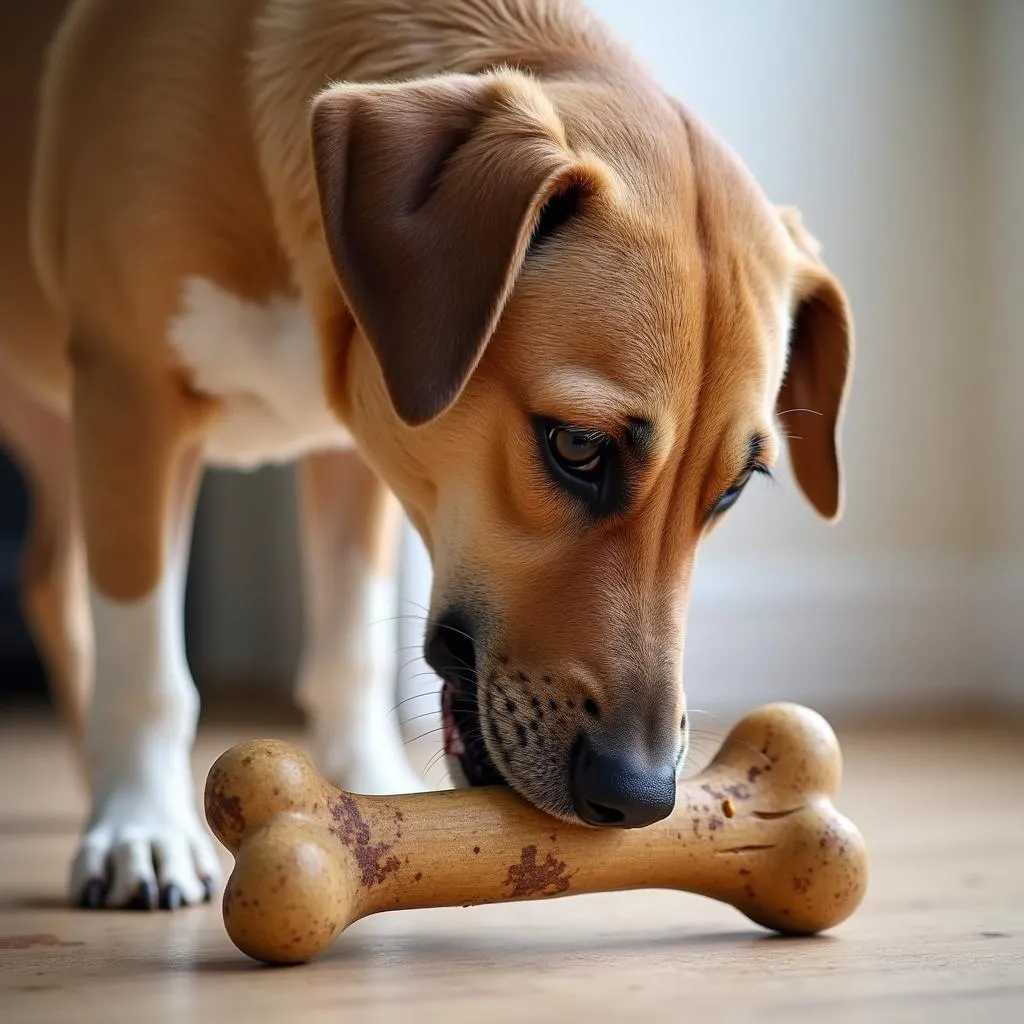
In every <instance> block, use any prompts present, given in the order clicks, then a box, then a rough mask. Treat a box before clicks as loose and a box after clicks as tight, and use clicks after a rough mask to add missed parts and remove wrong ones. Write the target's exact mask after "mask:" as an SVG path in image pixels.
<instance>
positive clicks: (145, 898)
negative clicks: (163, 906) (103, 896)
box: [126, 881, 159, 910]
mask: <svg viewBox="0 0 1024 1024" xmlns="http://www.w3.org/2000/svg"><path fill="white" fill-rule="evenodd" d="M158 904H159V894H158V892H157V888H156V883H155V882H150V881H146V882H140V883H139V887H138V889H136V890H135V895H134V896H133V897H132V899H131V901H130V902H129V903H128V904H127V907H126V909H128V910H156V908H157V905H158Z"/></svg>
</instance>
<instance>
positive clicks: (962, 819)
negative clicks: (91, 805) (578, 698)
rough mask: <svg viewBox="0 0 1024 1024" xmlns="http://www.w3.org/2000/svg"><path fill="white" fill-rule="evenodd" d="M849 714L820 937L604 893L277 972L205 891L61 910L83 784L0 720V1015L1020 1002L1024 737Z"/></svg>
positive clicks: (382, 933)
mask: <svg viewBox="0 0 1024 1024" xmlns="http://www.w3.org/2000/svg"><path fill="white" fill-rule="evenodd" d="M839 732H840V738H841V740H842V742H843V746H844V750H845V753H846V780H845V783H844V787H843V791H842V793H841V795H840V798H839V801H838V804H839V806H840V808H841V809H843V810H844V812H845V813H847V814H849V815H850V816H851V817H852V818H853V819H854V821H856V822H857V823H858V825H859V826H860V827H861V829H862V830H863V832H864V834H865V836H866V838H867V840H868V843H869V846H870V849H871V852H872V862H873V868H872V882H871V886H870V889H869V892H868V896H867V899H866V900H865V903H864V905H863V906H862V908H861V909H860V910H859V911H858V912H857V913H856V914H855V915H854V917H853V918H852V919H850V920H849V921H848V922H847V923H845V924H844V925H842V926H841V927H840V928H838V929H837V930H836V931H835V932H834V933H831V934H829V935H827V936H823V937H819V938H816V939H778V938H773V937H770V936H768V935H767V934H765V933H763V932H760V931H759V930H758V929H756V928H755V927H753V926H751V925H750V924H749V923H748V922H747V921H746V919H745V918H743V917H742V916H740V915H739V914H738V913H737V912H736V911H734V910H732V909H731V908H729V907H725V906H719V905H717V904H714V903H711V902H710V901H707V900H703V899H700V898H698V897H693V896H688V895H685V894H679V893H664V892H641V893H617V894H608V895H599V896H579V897H571V898H568V899H562V900H555V901H550V902H544V903H535V904H514V905H506V906H491V907H478V908H473V909H469V910H462V909H455V910H425V911H408V912H404V913H396V914H388V915H383V916H381V917H378V918H374V919H370V920H367V921H363V922H360V923H358V924H356V925H355V926H354V927H353V928H352V929H351V930H350V931H349V932H347V933H346V934H345V935H344V936H343V937H342V938H341V939H340V940H339V942H338V943H337V944H336V945H335V947H333V949H332V950H331V951H330V952H329V953H328V954H327V955H326V956H325V957H324V958H323V959H321V960H319V961H317V962H315V963H313V964H311V965H309V966H307V967H302V968H293V969H268V968H262V967H259V966H257V965H255V964H252V963H251V962H249V961H247V960H246V959H245V958H243V957H242V956H241V954H239V953H238V952H237V951H236V950H235V949H234V947H233V946H232V945H231V944H230V942H229V941H228V939H227V937H226V936H225V933H224V930H223V927H222V924H221V919H220V912H219V908H218V907H216V906H214V907H206V908H202V909H198V910H191V911H183V912H180V913H178V914H174V915H169V914H152V915H145V914H139V913H130V912H125V913H86V912H79V911H73V910H69V909H67V908H65V907H64V906H63V903H62V892H63V886H64V878H65V872H66V870H67V865H68V862H69V857H70V855H71V852H72V851H73V849H74V844H75V839H76V834H77V829H78V827H79V825H80V822H81V818H82V814H83V808H84V798H83V795H82V793H81V790H80V787H78V786H77V784H76V783H75V780H74V774H73V770H72V764H71V760H70V758H69V756H68V754H67V752H66V750H65V748H64V747H63V745H62V743H61V742H60V740H59V738H58V736H57V734H56V731H55V730H54V729H53V728H52V727H51V726H50V725H49V724H48V723H45V722H40V721H39V720H37V719H33V718H18V717H15V716H13V715H5V720H4V722H3V724H2V725H0V1020H3V1021H4V1022H8V1021H10V1022H22V1021H24V1022H35V1021H51V1020H53V1021H58V1020H74V1021H93V1020H95V1021H104V1022H111V1024H116V1022H119V1021H132V1022H135V1021H146V1022H151V1024H160V1022H163V1021H168V1022H170V1021H174V1022H177V1021H184V1020H185V1019H186V1018H189V1019H191V1020H195V1021H223V1020H226V1019H227V1017H228V1015H230V1016H231V1017H236V1016H240V1017H242V1018H243V1019H245V1020H247V1021H249V1022H253V1024H257V1022H263V1021H277V1020H287V1021H291V1020H301V1021H302V1022H303V1024H316V1022H317V1021H320V1020H332V1021H334V1020H339V1019H346V1020H357V1021H360V1022H364V1021H365V1022H390V1021H406V1020H413V1021H416V1022H418V1024H420V1022H421V1024H431V1022H434V1021H437V1022H444V1024H451V1022H452V1021H463V1020H465V1021H470V1020H472V1021H486V1022H488V1024H490V1022H501V1021H520V1020H530V1021H560V1022H564V1021H575V1020H586V1019H590V1020H595V1021H609V1020H648V1021H676V1020H678V1021H684V1020H686V1021H689V1020H694V1019H697V1017H698V1015H699V1016H700V1017H701V1018H703V1019H711V1020H728V1021H744V1020H751V1021H758V1022H764V1021H827V1022H829V1024H834V1022H845V1021H862V1020H863V1021H871V1022H881V1021H890V1020H891V1021H940V1020H941V1021H947V1020H948V1021H961V1020H962V1021H968V1020H971V1021H985V1020H991V1021H1016V1020H1024V732H1022V731H1020V730H1018V731H1014V730H1012V729H998V728H994V727H993V728H986V729H981V728H963V729H929V730H919V731H913V730H902V729H901V730H892V731H887V732H878V731H874V732H872V731H869V730H865V729H863V728H860V729H858V730H856V731H854V732H844V731H843V730H842V729H840V730H839ZM254 733H255V734H260V733H266V734H275V730H271V729H264V730H259V729H253V728H246V729H243V728H240V727H236V728H233V729H224V728H217V729H211V730H207V731H206V732H204V734H203V736H202V740H201V742H200V744H199V747H198V750H197V754H196V767H197V771H198V773H199V778H200V779H203V778H205V773H206V769H207V768H208V766H209V764H210V763H211V762H212V760H213V759H214V758H215V757H216V756H217V754H219V753H220V752H221V751H222V750H223V749H224V748H225V747H227V746H228V745H229V744H231V743H233V742H235V741H236V740H238V739H240V738H243V737H244V736H246V735H251V734H254ZM276 734H278V735H281V736H282V738H285V739H292V740H294V739H295V735H294V733H293V732H290V731H289V730H279V731H276ZM224 864H225V867H226V868H227V866H228V865H229V860H228V858H227V857H225V859H224Z"/></svg>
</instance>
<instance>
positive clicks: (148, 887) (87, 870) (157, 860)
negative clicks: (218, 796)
mask: <svg viewBox="0 0 1024 1024" xmlns="http://www.w3.org/2000/svg"><path fill="white" fill-rule="evenodd" d="M164 771H165V772H166V774H165V775H163V776H162V777H161V778H160V779H159V781H156V782H154V781H153V775H152V773H142V774H143V775H148V776H149V782H148V783H144V782H142V781H141V780H140V778H139V774H138V773H135V772H132V773H122V777H121V778H120V779H117V780H114V781H112V783H110V784H108V785H105V786H101V787H97V793H96V797H95V799H94V802H93V811H92V815H91V818H90V821H89V825H88V827H87V829H86V833H85V836H84V837H83V839H82V843H81V845H80V846H79V848H78V853H77V855H76V856H75V860H74V863H73V865H72V868H71V900H72V902H73V903H75V904H77V905H79V906H84V907H90V908H96V907H130V908H134V909H142V910H153V909H155V908H157V907H162V908H165V909H168V910H176V909H177V908H178V907H180V906H182V905H184V904H194V903H202V902H204V901H206V900H209V899H210V898H211V897H212V895H213V892H214V890H215V888H216V887H217V885H218V883H219V879H220V866H219V864H218V861H217V856H216V853H215V852H214V847H213V843H212V841H211V839H210V836H209V834H208V833H207V831H206V829H205V828H204V827H203V825H202V824H201V822H200V820H199V815H198V814H197V813H196V807H195V801H194V797H193V794H192V779H191V773H190V772H189V771H188V770H187V768H186V769H184V778H182V777H181V775H182V772H181V771H177V772H175V771H173V770H170V769H169V766H166V765H165V766H164ZM133 776H134V777H133Z"/></svg>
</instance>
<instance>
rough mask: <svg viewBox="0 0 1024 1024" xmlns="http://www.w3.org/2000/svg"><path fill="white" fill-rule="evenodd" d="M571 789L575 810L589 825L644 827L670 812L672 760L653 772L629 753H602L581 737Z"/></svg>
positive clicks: (673, 790)
mask: <svg viewBox="0 0 1024 1024" xmlns="http://www.w3.org/2000/svg"><path fill="white" fill-rule="evenodd" d="M569 788H570V790H571V792H572V800H573V806H574V807H575V808H576V813H577V814H578V815H579V816H580V818H581V819H582V820H583V821H585V822H586V823H587V824H588V825H599V826H601V827H603V828H642V827H643V826H644V825H652V824H654V822H656V821H661V819H662V818H667V817H668V816H669V815H670V814H671V813H672V808H673V807H674V806H675V802H676V777H675V764H674V763H673V764H669V765H666V766H664V767H662V768H659V769H657V770H653V771H652V770H651V769H650V768H648V767H647V766H645V765H644V764H642V763H641V762H640V761H639V760H637V759H634V758H631V757H630V755H629V754H628V753H623V752H615V753H602V752H601V751H599V750H597V749H595V747H594V746H593V744H592V743H591V741H590V739H589V738H588V737H587V736H581V737H580V738H579V740H577V742H576V745H575V747H574V749H573V759H572V769H571V773H570V778H569Z"/></svg>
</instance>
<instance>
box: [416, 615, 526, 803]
mask: <svg viewBox="0 0 1024 1024" xmlns="http://www.w3.org/2000/svg"><path fill="white" fill-rule="evenodd" d="M425 653H426V659H427V662H428V664H430V666H431V667H432V668H433V669H434V671H435V672H436V673H437V674H438V675H439V676H440V677H441V679H442V681H443V685H442V687H441V726H442V735H443V737H444V755H445V760H446V762H447V765H448V772H449V774H450V775H451V776H452V779H453V781H455V783H456V784H459V783H464V784H465V785H468V786H502V785H507V783H506V780H505V778H504V776H502V774H501V772H500V771H498V769H497V767H496V766H495V764H494V761H493V760H492V759H491V755H490V753H489V752H488V750H487V744H486V742H485V741H484V734H483V728H482V725H481V721H480V699H479V692H478V687H477V659H476V644H475V642H474V640H473V636H472V633H471V632H470V629H469V627H468V624H467V623H466V622H464V621H463V620H462V619H458V620H456V619H455V617H453V616H446V617H445V618H443V619H442V620H441V621H440V622H439V623H438V625H437V627H436V628H435V630H434V632H433V635H432V637H431V639H430V642H429V643H428V644H427V650H426V652H425Z"/></svg>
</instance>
